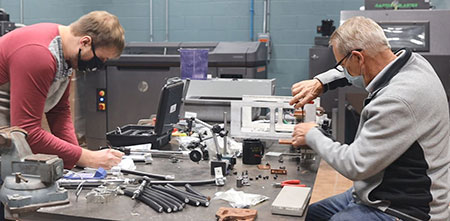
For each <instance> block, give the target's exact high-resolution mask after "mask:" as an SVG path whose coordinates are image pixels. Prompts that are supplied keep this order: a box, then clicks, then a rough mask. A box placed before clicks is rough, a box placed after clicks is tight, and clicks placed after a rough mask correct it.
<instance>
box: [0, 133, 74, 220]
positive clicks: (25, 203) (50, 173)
mask: <svg viewBox="0 0 450 221" xmlns="http://www.w3.org/2000/svg"><path fill="white" fill-rule="evenodd" d="M26 136H27V133H26V132H25V131H24V130H22V129H20V128H18V127H11V128H2V129H0V153H1V155H2V159H1V166H2V167H1V177H2V179H3V185H2V186H1V190H0V199H1V201H2V203H3V204H4V205H5V208H6V209H7V211H9V213H11V214H17V213H21V212H27V211H32V210H36V209H38V208H40V207H44V206H54V205H60V204H67V203H69V200H68V193H67V190H65V189H64V188H60V187H59V186H58V185H57V184H56V180H58V179H59V178H61V177H62V176H63V168H64V165H63V161H62V159H60V158H58V156H56V155H48V154H33V153H32V152H31V149H30V146H29V145H28V143H27V141H26Z"/></svg>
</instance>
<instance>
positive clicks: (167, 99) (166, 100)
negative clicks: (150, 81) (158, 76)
mask: <svg viewBox="0 0 450 221" xmlns="http://www.w3.org/2000/svg"><path fill="white" fill-rule="evenodd" d="M183 86H184V83H183V81H181V80H180V79H179V78H176V79H174V78H171V79H169V80H168V81H167V83H166V85H164V87H163V88H162V89H161V96H160V98H159V105H158V112H157V114H156V123H155V126H149V125H137V124H127V125H124V126H122V127H118V128H116V129H115V130H113V131H109V132H107V133H106V139H107V140H108V141H109V143H110V144H111V145H112V146H115V147H118V146H130V145H137V144H145V143H151V144H152V149H159V148H161V147H162V146H164V145H166V144H167V143H169V141H170V139H171V137H172V130H173V125H174V124H176V123H178V120H179V114H180V108H181V99H182V96H183Z"/></svg>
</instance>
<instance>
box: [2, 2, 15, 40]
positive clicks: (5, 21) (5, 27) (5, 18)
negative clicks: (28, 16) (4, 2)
mask: <svg viewBox="0 0 450 221" xmlns="http://www.w3.org/2000/svg"><path fill="white" fill-rule="evenodd" d="M14 29H16V24H15V23H14V22H11V21H9V14H8V13H6V12H5V10H4V9H2V8H0V36H3V35H5V34H6V33H8V32H10V31H12V30H14Z"/></svg>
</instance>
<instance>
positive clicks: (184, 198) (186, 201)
mask: <svg viewBox="0 0 450 221" xmlns="http://www.w3.org/2000/svg"><path fill="white" fill-rule="evenodd" d="M152 188H155V189H157V190H161V191H163V192H165V193H168V194H170V195H172V196H174V197H176V198H178V199H179V200H181V201H182V202H185V203H189V198H187V197H186V195H184V194H181V193H179V192H177V191H175V190H172V189H169V188H164V187H162V186H157V185H155V186H152Z"/></svg>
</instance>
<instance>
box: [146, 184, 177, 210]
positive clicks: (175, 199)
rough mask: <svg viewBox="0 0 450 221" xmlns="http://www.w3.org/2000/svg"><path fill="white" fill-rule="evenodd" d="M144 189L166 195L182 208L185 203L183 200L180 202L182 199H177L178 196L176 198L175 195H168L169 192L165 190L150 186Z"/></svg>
mask: <svg viewBox="0 0 450 221" xmlns="http://www.w3.org/2000/svg"><path fill="white" fill-rule="evenodd" d="M145 190H146V191H153V192H157V193H159V194H161V195H164V196H166V197H168V198H170V199H172V200H173V201H175V202H177V203H178V204H180V205H181V207H182V208H184V205H185V203H184V202H182V201H181V200H179V199H178V198H176V197H174V196H172V195H170V194H168V193H166V192H163V191H161V190H157V189H153V188H151V187H147V188H146V189H145Z"/></svg>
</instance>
